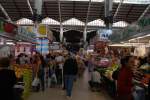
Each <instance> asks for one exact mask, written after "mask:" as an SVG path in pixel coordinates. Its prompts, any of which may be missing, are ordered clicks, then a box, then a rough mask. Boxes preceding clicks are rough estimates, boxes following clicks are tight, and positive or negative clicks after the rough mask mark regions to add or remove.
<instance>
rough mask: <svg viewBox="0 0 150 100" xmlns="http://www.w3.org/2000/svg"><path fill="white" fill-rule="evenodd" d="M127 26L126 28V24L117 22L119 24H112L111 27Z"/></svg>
mask: <svg viewBox="0 0 150 100" xmlns="http://www.w3.org/2000/svg"><path fill="white" fill-rule="evenodd" d="M127 26H128V23H127V22H125V21H119V22H116V23H113V27H127Z"/></svg>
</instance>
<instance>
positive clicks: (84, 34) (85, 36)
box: [83, 27, 87, 42]
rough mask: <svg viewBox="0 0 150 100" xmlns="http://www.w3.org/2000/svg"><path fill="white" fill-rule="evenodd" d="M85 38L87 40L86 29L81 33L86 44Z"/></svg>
mask: <svg viewBox="0 0 150 100" xmlns="http://www.w3.org/2000/svg"><path fill="white" fill-rule="evenodd" d="M86 38H87V27H85V28H84V32H83V39H84V42H86Z"/></svg>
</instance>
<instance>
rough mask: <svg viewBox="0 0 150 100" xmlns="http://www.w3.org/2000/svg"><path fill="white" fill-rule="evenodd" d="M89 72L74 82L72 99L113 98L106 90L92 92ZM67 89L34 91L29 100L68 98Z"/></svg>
mask: <svg viewBox="0 0 150 100" xmlns="http://www.w3.org/2000/svg"><path fill="white" fill-rule="evenodd" d="M88 80H89V73H88V71H85V73H84V75H83V78H81V79H78V80H77V81H76V82H75V83H74V89H73V95H72V98H71V100H112V99H111V98H110V97H109V96H108V95H107V93H106V92H104V91H101V92H98V93H97V92H91V91H90V90H89V87H88ZM65 94H66V93H65V91H63V90H61V89H59V88H52V89H47V90H46V91H45V92H39V93H33V94H32V95H31V96H30V97H29V99H28V100H67V98H66V96H65Z"/></svg>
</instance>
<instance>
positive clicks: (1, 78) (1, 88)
mask: <svg viewBox="0 0 150 100" xmlns="http://www.w3.org/2000/svg"><path fill="white" fill-rule="evenodd" d="M9 64H10V60H9V59H8V58H1V59H0V100H15V96H14V89H13V87H14V85H15V84H16V82H17V78H16V75H15V72H14V71H12V70H9V69H8V67H9Z"/></svg>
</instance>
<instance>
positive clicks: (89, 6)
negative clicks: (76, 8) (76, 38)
mask: <svg viewBox="0 0 150 100" xmlns="http://www.w3.org/2000/svg"><path fill="white" fill-rule="evenodd" d="M90 8H91V0H89V5H88V10H87V15H86V22H85V27H84V33H83V38H84V42H86V37H87V24H88V18H89V14H90Z"/></svg>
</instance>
